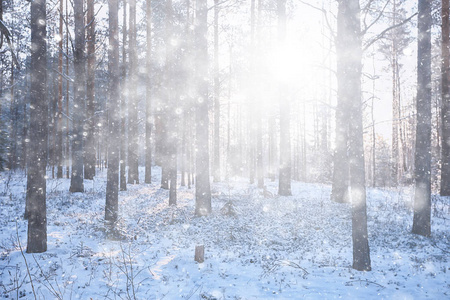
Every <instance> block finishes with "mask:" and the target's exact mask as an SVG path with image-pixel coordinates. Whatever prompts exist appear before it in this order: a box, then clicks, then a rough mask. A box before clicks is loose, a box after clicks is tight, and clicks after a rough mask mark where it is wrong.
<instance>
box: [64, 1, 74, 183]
mask: <svg viewBox="0 0 450 300" xmlns="http://www.w3.org/2000/svg"><path fill="white" fill-rule="evenodd" d="M65 14H66V53H67V56H66V78H67V80H66V107H65V108H66V116H69V89H70V80H69V30H68V25H67V23H68V20H69V0H66V13H65ZM70 148H71V147H70V123H69V118H67V117H66V155H65V165H66V177H67V178H69V177H70V160H71V158H72V157H71V153H70Z"/></svg>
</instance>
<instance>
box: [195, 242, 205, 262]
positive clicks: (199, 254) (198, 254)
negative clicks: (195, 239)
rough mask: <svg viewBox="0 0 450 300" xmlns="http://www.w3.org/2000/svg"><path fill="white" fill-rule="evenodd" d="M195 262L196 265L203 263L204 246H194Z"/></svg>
mask: <svg viewBox="0 0 450 300" xmlns="http://www.w3.org/2000/svg"><path fill="white" fill-rule="evenodd" d="M195 261H196V262H198V263H202V262H204V261H205V245H200V246H195Z"/></svg>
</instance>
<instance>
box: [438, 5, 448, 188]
mask: <svg viewBox="0 0 450 300" xmlns="http://www.w3.org/2000/svg"><path fill="white" fill-rule="evenodd" d="M449 36H450V22H449V0H442V67H441V95H442V96H441V97H442V108H441V119H442V139H441V141H442V147H441V160H442V162H441V190H440V194H441V196H450V89H449V84H450V80H449V76H450V72H449V68H450V63H449V60H450V53H449V52H450V51H449V48H450V40H449Z"/></svg>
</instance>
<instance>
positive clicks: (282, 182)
mask: <svg viewBox="0 0 450 300" xmlns="http://www.w3.org/2000/svg"><path fill="white" fill-rule="evenodd" d="M277 12H278V41H279V43H280V44H281V45H282V44H283V43H284V42H285V40H286V0H278V1H277ZM279 91H280V95H279V97H280V175H279V183H278V195H280V196H290V195H292V193H291V133H290V126H291V125H290V103H289V98H288V95H286V93H284V92H283V91H284V87H283V86H282V84H280V87H279Z"/></svg>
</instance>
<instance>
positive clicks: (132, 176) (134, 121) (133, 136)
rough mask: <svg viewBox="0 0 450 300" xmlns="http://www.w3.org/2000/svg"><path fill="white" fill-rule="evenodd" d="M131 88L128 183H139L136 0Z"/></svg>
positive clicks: (132, 14) (132, 3) (132, 9)
mask: <svg viewBox="0 0 450 300" xmlns="http://www.w3.org/2000/svg"><path fill="white" fill-rule="evenodd" d="M129 22H130V34H129V38H130V48H129V49H130V50H129V51H130V73H129V77H130V88H129V94H128V95H129V97H128V101H129V102H128V183H131V184H139V156H138V153H139V151H138V150H139V144H138V108H137V106H138V101H137V81H138V65H137V63H138V61H137V52H136V51H137V49H136V0H130V19H129Z"/></svg>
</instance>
